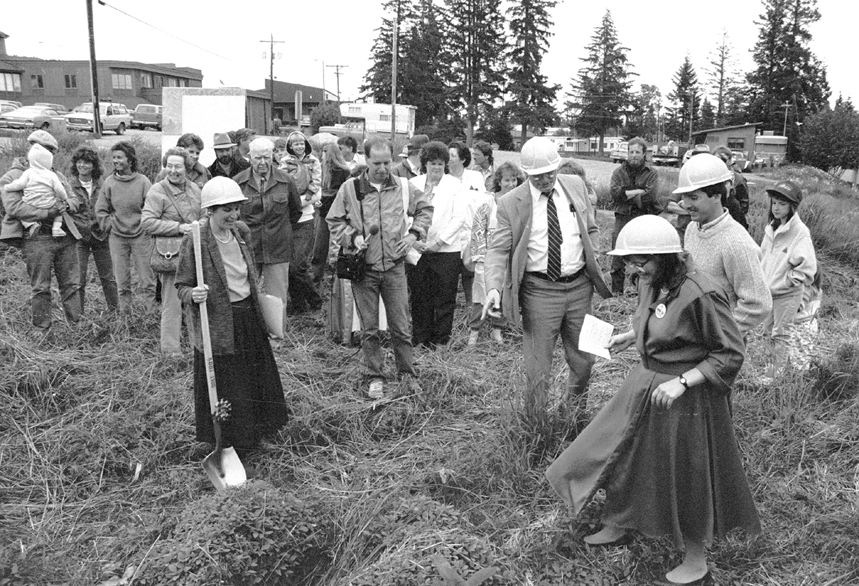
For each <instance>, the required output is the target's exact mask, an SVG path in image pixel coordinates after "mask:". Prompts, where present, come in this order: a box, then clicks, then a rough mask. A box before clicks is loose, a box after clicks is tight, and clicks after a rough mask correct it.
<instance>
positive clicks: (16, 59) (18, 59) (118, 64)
mask: <svg viewBox="0 0 859 586" xmlns="http://www.w3.org/2000/svg"><path fill="white" fill-rule="evenodd" d="M3 61H6V62H7V63H12V64H15V63H68V64H75V65H81V66H86V67H89V60H84V59H41V58H39V57H26V56H23V55H6V56H4V57H3ZM98 64H99V65H104V66H106V67H114V68H117V69H119V68H123V69H139V70H141V71H149V72H151V73H162V74H165V75H174V76H178V75H179V74H182V75H184V76H185V77H187V78H188V79H195V80H198V81H203V72H202V71H201V70H199V69H194V68H191V67H176V66H175V65H173V66H171V65H170V64H167V63H158V64H151V63H141V62H140V61H115V60H110V59H100V60H99V61H98ZM22 71H23V70H22Z"/></svg>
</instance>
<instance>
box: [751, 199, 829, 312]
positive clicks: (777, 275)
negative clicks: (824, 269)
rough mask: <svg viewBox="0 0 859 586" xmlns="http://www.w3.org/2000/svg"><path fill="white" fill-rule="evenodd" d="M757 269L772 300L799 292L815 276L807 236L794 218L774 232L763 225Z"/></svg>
mask: <svg viewBox="0 0 859 586" xmlns="http://www.w3.org/2000/svg"><path fill="white" fill-rule="evenodd" d="M761 267H762V268H763V271H764V278H765V279H766V282H767V285H768V286H769V288H770V292H771V293H772V296H773V297H780V296H783V295H790V294H792V293H800V292H802V288H803V286H804V285H811V282H812V281H813V280H814V275H816V274H817V256H816V255H815V254H814V244H812V242H811V233H810V232H809V231H808V228H807V227H806V225H805V224H804V223H803V222H802V220H800V219H799V216H798V215H797V214H793V216H792V217H791V218H790V220H788V221H787V222H785V223H783V224H782V225H781V226H779V227H778V228H777V229H775V230H773V227H772V224H767V227H766V231H765V232H764V240H763V242H761Z"/></svg>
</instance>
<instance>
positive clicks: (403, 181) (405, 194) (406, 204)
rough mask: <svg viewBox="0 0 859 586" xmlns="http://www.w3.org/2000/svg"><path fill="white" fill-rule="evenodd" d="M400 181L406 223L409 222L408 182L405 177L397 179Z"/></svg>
mask: <svg viewBox="0 0 859 586" xmlns="http://www.w3.org/2000/svg"><path fill="white" fill-rule="evenodd" d="M397 179H399V180H400V185H401V186H402V189H403V215H404V216H405V218H406V222H408V221H409V199H410V198H409V180H408V179H406V178H405V177H397Z"/></svg>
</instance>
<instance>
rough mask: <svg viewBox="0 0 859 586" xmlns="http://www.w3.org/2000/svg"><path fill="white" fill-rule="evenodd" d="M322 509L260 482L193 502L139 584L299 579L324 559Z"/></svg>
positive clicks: (240, 583) (285, 581)
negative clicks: (319, 509) (316, 508)
mask: <svg viewBox="0 0 859 586" xmlns="http://www.w3.org/2000/svg"><path fill="white" fill-rule="evenodd" d="M327 524H328V523H327V521H326V520H325V519H323V518H321V517H320V513H319V511H317V510H314V509H313V508H312V507H311V506H308V505H307V504H305V503H303V502H302V501H300V500H298V499H296V498H293V497H292V496H289V495H287V494H285V493H283V492H282V491H280V490H278V489H277V488H275V487H273V486H271V485H270V484H268V483H266V482H262V481H249V482H247V483H246V484H245V485H243V486H242V487H241V488H237V489H232V490H227V491H224V492H220V493H217V494H213V495H210V496H206V497H203V498H201V499H200V500H198V501H196V502H193V503H191V504H190V505H189V506H188V507H187V508H186V509H185V510H184V511H183V512H182V514H181V515H180V517H179V519H178V521H177V522H176V526H175V528H174V529H173V530H172V532H171V535H170V537H169V538H168V539H166V540H163V541H161V542H159V543H158V545H156V546H155V548H154V549H153V551H152V553H151V554H150V555H149V558H148V561H147V563H146V567H145V568H144V570H143V577H142V578H141V579H140V580H138V583H139V584H141V585H143V584H148V585H150V586H156V585H157V586H160V585H162V584H169V583H173V584H185V585H195V584H199V585H203V584H205V585H211V584H230V585H235V586H245V585H251V584H299V583H300V582H301V581H302V580H305V579H307V578H308V577H309V576H311V575H312V574H313V573H314V572H315V571H316V570H317V569H319V567H320V566H321V565H323V562H324V561H325V560H326V559H327V555H326V553H325V551H326V547H325V539H324V535H325V527H326V526H327Z"/></svg>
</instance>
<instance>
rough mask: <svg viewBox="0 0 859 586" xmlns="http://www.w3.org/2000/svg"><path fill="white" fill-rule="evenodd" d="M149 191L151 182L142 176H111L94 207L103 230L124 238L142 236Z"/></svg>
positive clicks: (135, 174) (103, 186)
mask: <svg viewBox="0 0 859 586" xmlns="http://www.w3.org/2000/svg"><path fill="white" fill-rule="evenodd" d="M150 187H152V184H151V183H150V182H149V179H147V178H146V176H145V175H141V174H140V173H132V174H130V175H117V174H116V173H113V174H112V175H110V176H108V177H107V178H106V179H105V180H104V183H103V184H102V186H101V192H99V195H98V201H97V202H96V204H95V217H96V219H97V220H98V224H99V226H101V229H102V230H103V231H104V232H110V233H112V234H115V235H117V236H121V237H123V238H136V237H137V236H140V235H141V234H143V226H141V224H140V214H141V212H142V211H143V203H144V202H145V201H146V194H147V193H149V188H150Z"/></svg>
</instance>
